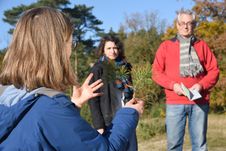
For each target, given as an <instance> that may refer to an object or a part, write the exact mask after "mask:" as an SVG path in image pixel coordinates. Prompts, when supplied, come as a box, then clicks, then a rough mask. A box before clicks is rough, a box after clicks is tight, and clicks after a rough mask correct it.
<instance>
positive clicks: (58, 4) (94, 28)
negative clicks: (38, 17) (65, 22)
mask: <svg viewBox="0 0 226 151" xmlns="http://www.w3.org/2000/svg"><path fill="white" fill-rule="evenodd" d="M69 4H70V2H69V0H38V1H37V2H35V3H32V4H30V5H28V6H25V5H20V6H17V7H13V8H12V9H9V10H6V11H5V12H4V16H5V18H4V19H3V20H4V21H5V22H7V23H9V24H10V25H11V26H13V27H14V26H15V24H16V22H17V20H18V19H19V17H20V16H21V14H22V13H23V12H24V11H25V10H28V9H31V8H36V7H40V6H49V7H53V8H57V9H59V10H61V11H62V12H64V13H65V14H66V15H67V16H68V17H69V18H70V19H71V22H72V23H73V24H74V28H75V30H74V33H73V41H74V42H76V45H77V47H76V48H77V49H76V51H75V49H74V50H73V55H74V56H72V58H74V62H75V63H74V64H75V71H76V72H77V73H83V70H87V68H85V67H84V66H88V63H87V62H86V61H84V60H87V57H89V56H88V55H90V54H92V50H93V49H94V43H95V42H96V41H95V38H93V37H95V36H97V35H98V33H99V32H101V31H102V29H100V28H99V25H101V24H102V22H101V21H100V20H98V19H97V18H96V17H95V16H94V15H93V14H92V9H93V7H86V6H85V5H74V6H73V7H72V8H71V7H69ZM12 32H13V28H11V29H10V31H9V33H10V34H12ZM87 35H88V36H87ZM92 36H93V37H92ZM87 37H88V38H87ZM77 56H79V61H78V60H77ZM78 62H79V64H77V63H78ZM81 63H84V65H81ZM77 69H79V70H80V71H81V72H78V71H77ZM79 75H80V74H79ZM81 76H83V74H82V75H81ZM83 77H84V76H83Z"/></svg>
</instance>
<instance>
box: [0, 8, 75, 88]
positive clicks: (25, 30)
mask: <svg viewBox="0 0 226 151" xmlns="http://www.w3.org/2000/svg"><path fill="white" fill-rule="evenodd" d="M72 32H73V26H72V24H71V22H70V20H69V19H68V18H67V17H66V16H65V15H64V14H63V13H62V12H59V11H58V10H56V9H53V8H49V7H39V8H33V9H30V10H28V11H26V12H24V13H23V15H22V16H21V18H20V19H19V21H18V22H17V24H16V28H15V30H14V32H13V37H12V42H11V44H10V45H9V47H8V50H7V53H6V55H5V57H4V60H3V68H2V73H1V74H0V83H1V84H2V85H11V84H13V85H14V86H15V87H17V88H24V87H25V88H26V89H28V90H33V89H36V88H39V87H48V88H52V89H56V90H60V91H63V90H65V89H66V88H67V87H68V86H71V85H77V82H76V81H77V80H76V76H75V74H74V73H73V70H72V67H71V64H70V59H69V56H68V54H67V52H66V43H67V42H68V40H69V39H70V38H71V36H72Z"/></svg>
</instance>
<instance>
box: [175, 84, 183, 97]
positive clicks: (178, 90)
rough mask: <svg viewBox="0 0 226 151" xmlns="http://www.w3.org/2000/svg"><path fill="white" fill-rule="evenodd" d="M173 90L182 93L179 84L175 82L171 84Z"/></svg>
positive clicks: (178, 93)
mask: <svg viewBox="0 0 226 151" xmlns="http://www.w3.org/2000/svg"><path fill="white" fill-rule="evenodd" d="M173 91H174V92H175V93H176V94H177V95H184V91H183V90H182V88H181V85H180V84H178V83H175V84H174V85H173Z"/></svg>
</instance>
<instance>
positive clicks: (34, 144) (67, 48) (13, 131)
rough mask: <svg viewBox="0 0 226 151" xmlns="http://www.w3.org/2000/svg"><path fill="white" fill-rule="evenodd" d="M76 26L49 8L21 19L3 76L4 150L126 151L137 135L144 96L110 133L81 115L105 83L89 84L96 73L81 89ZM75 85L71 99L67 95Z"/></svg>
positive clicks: (0, 123) (0, 131)
mask: <svg viewBox="0 0 226 151" xmlns="http://www.w3.org/2000/svg"><path fill="white" fill-rule="evenodd" d="M72 27H73V26H72V24H71V22H70V20H69V18H67V17H66V15H64V14H63V13H62V12H60V11H58V10H56V9H53V8H49V7H39V8H33V9H30V10H28V11H25V12H24V13H23V15H22V16H21V18H20V19H19V21H18V22H17V25H16V28H15V30H14V33H13V37H12V42H11V44H10V45H9V47H8V50H7V52H6V55H5V57H4V60H3V67H2V72H1V74H0V150H1V151H28V150H29V151H31V150H35V151H71V150H79V151H80V150H83V151H97V150H98V151H115V150H118V151H121V150H124V148H125V147H124V144H125V143H126V142H127V138H131V134H130V131H134V130H135V128H136V125H137V122H138V119H139V114H141V113H142V112H143V102H142V101H140V100H139V99H132V100H130V101H129V102H128V103H127V104H126V108H123V109H121V110H119V111H118V112H117V113H116V116H115V118H114V120H113V121H112V123H113V125H114V126H112V127H109V130H108V131H106V133H105V134H104V135H100V134H99V133H98V132H97V131H96V130H95V129H93V128H92V127H91V126H90V125H89V124H88V123H87V122H86V121H85V120H84V119H82V117H81V116H80V112H79V111H80V108H81V107H82V105H83V104H84V103H86V102H87V101H88V100H89V99H91V98H93V97H96V96H99V95H101V93H95V91H96V90H97V89H99V88H100V87H101V86H102V85H103V83H102V82H101V80H97V81H95V82H94V83H92V84H89V81H90V79H91V78H92V74H90V75H89V76H88V78H87V79H86V81H85V82H84V84H83V85H82V86H81V87H80V86H79V85H78V83H77V82H76V75H75V74H74V73H73V70H72V67H71V65H70V55H71V47H72V33H73V29H72ZM69 86H74V91H73V94H72V96H71V98H69V97H68V96H66V94H65V93H64V91H65V90H66V88H68V87H69ZM138 113H139V114H138ZM118 129H122V130H121V131H120V132H119V131H118Z"/></svg>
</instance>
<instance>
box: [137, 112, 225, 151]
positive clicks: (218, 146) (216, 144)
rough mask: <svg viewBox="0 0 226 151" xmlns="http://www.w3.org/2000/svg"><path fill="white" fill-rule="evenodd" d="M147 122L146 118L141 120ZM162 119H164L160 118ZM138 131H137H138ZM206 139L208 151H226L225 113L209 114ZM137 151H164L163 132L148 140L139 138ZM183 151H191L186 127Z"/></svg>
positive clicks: (164, 140)
mask: <svg viewBox="0 0 226 151" xmlns="http://www.w3.org/2000/svg"><path fill="white" fill-rule="evenodd" d="M144 120H145V123H147V122H148V121H147V119H143V121H142V120H141V122H144ZM162 120H164V119H162ZM138 132H139V131H138ZM207 141H208V149H209V151H226V115H216V114H210V115H209V121H208V132H207ZM138 142H139V143H138V145H139V151H166V137H165V134H161V135H156V136H154V137H152V138H150V139H148V140H142V139H140V138H139V133H138ZM183 150H184V151H191V145H190V140H189V134H188V130H187V129H186V134H185V140H184V149H183Z"/></svg>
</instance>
